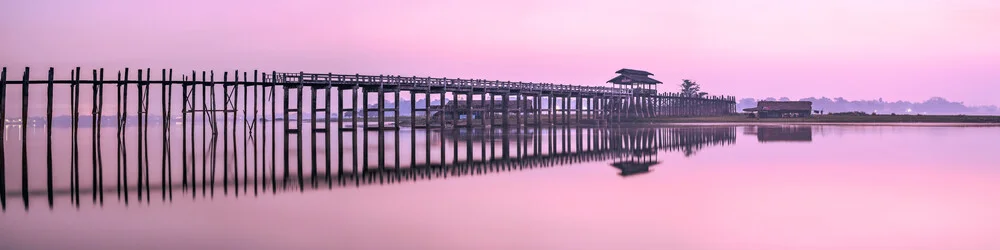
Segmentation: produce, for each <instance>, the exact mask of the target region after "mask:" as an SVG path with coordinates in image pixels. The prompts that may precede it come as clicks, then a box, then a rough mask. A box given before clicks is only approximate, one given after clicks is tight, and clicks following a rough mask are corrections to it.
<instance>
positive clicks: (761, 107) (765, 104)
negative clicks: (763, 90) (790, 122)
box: [743, 101, 812, 118]
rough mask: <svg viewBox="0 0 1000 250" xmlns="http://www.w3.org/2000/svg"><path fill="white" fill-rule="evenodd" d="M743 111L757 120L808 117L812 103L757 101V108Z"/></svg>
mask: <svg viewBox="0 0 1000 250" xmlns="http://www.w3.org/2000/svg"><path fill="white" fill-rule="evenodd" d="M743 111H745V112H748V113H750V115H751V116H753V117H758V118H798V117H809V116H810V115H811V114H812V102H809V101H759V102H757V107H753V108H746V109H743Z"/></svg>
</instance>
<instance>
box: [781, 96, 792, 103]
mask: <svg viewBox="0 0 1000 250" xmlns="http://www.w3.org/2000/svg"><path fill="white" fill-rule="evenodd" d="M778 100H780V101H783V102H787V101H791V100H792V99H789V98H788V97H782V98H781V99H778Z"/></svg>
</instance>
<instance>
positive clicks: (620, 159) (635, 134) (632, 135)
mask: <svg viewBox="0 0 1000 250" xmlns="http://www.w3.org/2000/svg"><path fill="white" fill-rule="evenodd" d="M660 134H661V133H660V131H659V130H652V129H640V130H631V131H622V133H621V135H620V136H621V145H620V146H621V148H620V151H619V153H618V154H616V157H615V158H614V159H613V160H612V162H611V166H612V167H615V168H617V169H619V170H621V172H620V173H618V175H621V176H623V177H627V176H631V175H636V174H643V173H649V171H650V170H649V168H650V167H652V166H654V165H657V164H660V161H659V160H658V159H657V155H656V151H657V150H656V149H657V148H658V146H659V142H662V140H656V139H657V138H660V137H659V135H660Z"/></svg>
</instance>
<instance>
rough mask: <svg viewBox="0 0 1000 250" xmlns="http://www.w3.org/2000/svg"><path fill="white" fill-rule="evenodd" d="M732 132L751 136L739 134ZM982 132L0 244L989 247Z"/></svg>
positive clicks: (565, 175) (510, 180) (193, 206)
mask: <svg viewBox="0 0 1000 250" xmlns="http://www.w3.org/2000/svg"><path fill="white" fill-rule="evenodd" d="M739 129H740V130H747V129H751V128H749V127H741V128H739ZM997 129H998V128H996V127H985V128H963V127H951V128H948V127H841V126H816V127H813V128H812V129H811V130H812V131H813V137H812V141H811V142H809V143H764V144H762V143H758V141H757V138H755V136H754V135H750V134H743V133H739V134H738V138H737V143H736V144H735V145H731V146H726V147H708V148H705V149H702V150H700V151H698V152H697V153H696V154H694V155H693V156H691V157H685V156H683V155H682V154H680V153H678V152H660V154H659V155H658V159H659V160H660V161H661V162H663V163H661V164H659V165H657V166H655V167H654V169H653V171H652V172H650V173H647V174H642V175H637V176H632V177H628V178H622V177H621V176H618V175H617V171H618V170H617V169H614V168H612V167H610V166H608V163H607V162H590V163H582V164H572V165H566V166H560V167H553V168H544V169H534V170H527V171H517V172H510V173H498V174H491V175H484V176H472V177H462V178H449V179H437V180H433V181H420V182H410V183H401V184H393V185H385V186H365V187H361V188H346V189H333V190H329V191H312V192H305V193H297V192H291V193H282V194H279V195H262V196H260V197H257V198H247V197H241V198H238V199H237V198H234V197H232V196H229V197H223V196H218V197H217V198H215V199H212V200H202V199H200V198H199V200H197V201H194V202H191V201H190V200H189V198H188V199H184V198H179V199H175V200H174V202H173V203H169V204H162V203H159V202H156V201H154V202H153V203H152V204H148V205H132V206H131V207H128V208H125V207H124V206H123V205H121V204H111V205H106V206H105V207H104V208H94V207H92V206H90V205H86V204H85V205H84V207H83V208H81V209H80V211H74V210H73V209H72V208H70V206H67V205H63V206H59V205H57V206H56V208H55V209H54V210H52V211H47V210H45V209H32V210H30V211H28V212H27V213H26V212H24V211H22V210H20V209H16V208H15V209H11V208H8V210H7V211H6V212H5V213H2V214H0V218H2V219H0V232H2V236H0V238H2V239H3V241H2V242H3V243H0V245H2V246H4V247H3V248H13V249H24V248H77V249H79V248H82V246H89V248H91V249H112V248H115V249H121V248H153V249H156V248H159V249H178V248H200V249H217V248H236V249H275V248H280V249H317V248H324V249H706V250H707V249H970V250H972V249H976V250H978V249H997V248H1000V240H998V239H997V238H996V237H995V236H994V235H995V233H994V232H997V231H1000V212H997V211H1000V199H997V198H1000V195H998V194H997V192H998V191H1000V169H997V168H996V167H997V166H1000V164H998V163H1000V161H998V160H997V158H995V157H994V155H993V154H992V153H993V152H995V149H996V148H998V147H997V146H1000V140H998V139H1000V138H998V137H1000V133H997V132H1000V131H998V130H997Z"/></svg>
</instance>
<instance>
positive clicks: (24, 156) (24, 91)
mask: <svg viewBox="0 0 1000 250" xmlns="http://www.w3.org/2000/svg"><path fill="white" fill-rule="evenodd" d="M29 72H31V68H29V67H24V82H23V83H22V84H21V134H22V135H27V134H28V124H29V123H30V122H31V121H30V120H29V119H28V84H29V82H28V80H29V74H30V73H29ZM21 197H22V198H23V199H24V210H28V201H29V200H28V140H25V139H23V138H22V139H21Z"/></svg>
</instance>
